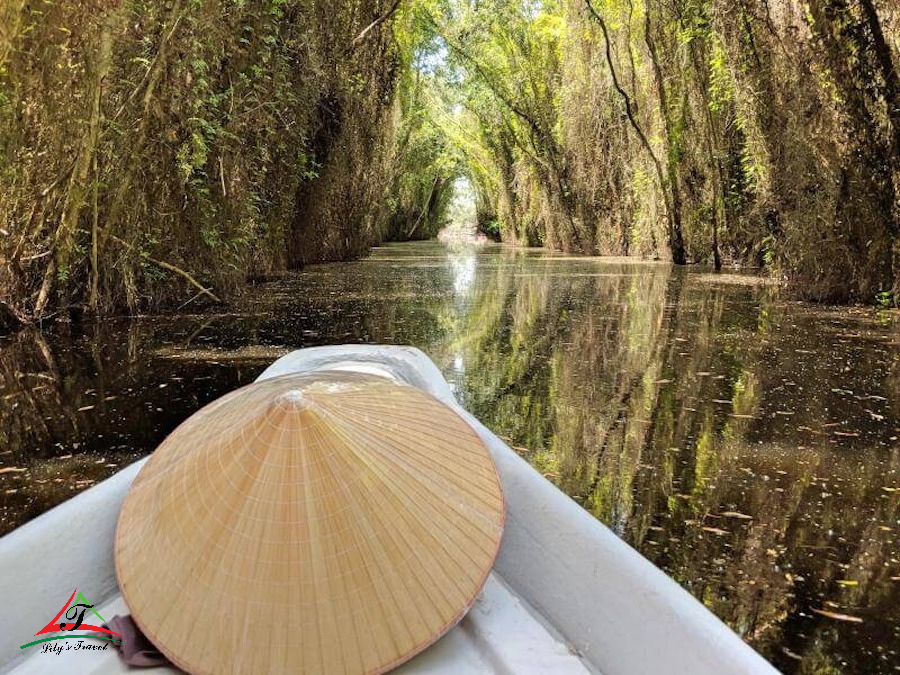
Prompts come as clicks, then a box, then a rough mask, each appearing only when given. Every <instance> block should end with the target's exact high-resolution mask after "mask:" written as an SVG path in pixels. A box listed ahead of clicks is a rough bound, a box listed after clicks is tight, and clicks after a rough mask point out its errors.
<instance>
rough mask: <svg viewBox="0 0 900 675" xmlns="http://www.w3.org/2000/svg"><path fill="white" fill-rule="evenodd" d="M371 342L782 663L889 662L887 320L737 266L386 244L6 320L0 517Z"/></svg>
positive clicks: (1, 523)
mask: <svg viewBox="0 0 900 675" xmlns="http://www.w3.org/2000/svg"><path fill="white" fill-rule="evenodd" d="M377 342H381V343H393V344H411V345H415V346H417V347H419V348H420V349H423V350H424V351H425V352H427V353H428V354H429V356H431V357H432V358H433V359H434V361H435V362H436V363H437V364H438V366H439V367H440V368H441V370H442V371H443V372H444V374H445V375H446V377H447V379H448V380H449V381H450V383H451V384H452V386H453V387H454V390H455V391H456V394H457V396H458V398H459V399H460V401H461V402H462V404H463V405H464V406H465V407H466V408H467V409H469V410H470V411H471V412H473V413H474V414H475V415H476V416H477V417H478V418H480V419H481V420H482V421H483V422H484V423H485V424H486V425H487V426H488V427H490V428H492V429H493V430H494V431H495V432H496V433H498V434H499V435H501V436H502V437H503V438H505V439H506V440H507V442H508V443H509V444H510V445H511V446H512V447H513V448H514V449H515V450H516V451H517V452H519V453H520V454H521V455H522V456H523V457H524V458H525V459H527V460H528V461H529V462H530V463H531V464H532V465H533V466H534V467H535V468H536V469H537V470H538V471H540V472H541V473H542V474H543V475H544V476H546V477H547V478H548V479H549V480H551V481H553V482H554V483H555V484H556V485H558V486H559V487H560V488H561V489H562V490H564V491H565V492H566V493H567V494H569V495H570V496H571V497H572V498H573V499H574V500H576V501H577V502H578V503H579V504H581V505H582V506H583V507H584V508H585V509H586V510H588V511H589V512H590V513H592V514H593V515H595V516H596V517H597V518H598V519H600V520H601V521H603V522H604V523H606V524H607V525H608V526H609V527H611V528H612V529H613V530H614V531H615V532H616V533H617V534H618V535H619V536H621V537H622V538H623V539H624V540H625V541H627V542H628V543H629V544H631V545H632V546H634V547H635V548H637V549H638V550H639V551H640V552H641V553H642V554H643V555H645V556H646V557H647V558H649V559H650V560H651V561H653V562H654V563H655V564H656V565H658V566H660V567H661V568H662V569H664V570H665V571H666V572H667V573H668V574H670V575H671V576H672V577H674V578H675V579H676V580H677V581H678V582H679V583H680V584H681V585H682V586H684V587H685V588H686V589H688V590H689V591H690V592H691V593H693V594H694V595H695V596H696V597H697V598H699V599H700V600H701V601H702V602H703V603H704V604H705V605H706V606H707V607H709V608H710V609H711V610H712V611H713V612H715V613H716V614H717V615H718V616H720V617H721V618H722V619H723V620H724V621H726V622H727V623H728V624H729V625H730V626H731V627H732V628H733V629H734V630H735V631H737V632H738V633H739V634H740V635H741V636H743V638H744V639H745V640H747V641H748V642H749V643H750V644H752V645H753V646H754V647H756V648H757V649H758V650H759V651H761V652H762V653H763V654H764V655H765V656H766V657H767V658H769V659H770V660H771V661H772V662H773V663H774V664H775V665H777V666H778V667H779V668H780V669H782V670H783V671H785V672H788V673H834V672H847V673H896V672H900V441H898V437H900V319H898V316H897V314H896V313H894V312H883V311H878V310H875V309H870V308H850V309H848V308H829V307H819V306H810V305H805V304H800V303H795V302H791V301H788V300H785V299H783V298H782V297H780V294H779V292H778V289H777V288H775V287H773V286H771V285H769V284H767V283H765V281H764V280H762V279H760V278H758V277H755V276H752V275H743V274H719V275H716V274H713V273H711V272H710V271H709V270H703V269H695V270H684V269H675V268H673V267H671V266H670V265H667V264H661V263H650V262H638V261H631V260H620V259H594V258H571V257H566V256H562V255H554V254H550V253H548V252H546V251H541V250H522V249H518V250H517V249H511V248H505V247H501V246H490V247H485V248H482V249H474V248H458V249H448V248H445V247H443V246H441V245H439V244H434V243H419V244H398V245H390V246H385V247H382V248H378V249H375V250H374V251H373V253H372V255H371V257H369V258H367V259H365V260H363V261H360V262H357V263H351V264H335V265H322V266H317V267H313V268H310V269H308V270H307V271H304V272H302V273H299V274H297V275H293V276H290V277H287V278H284V279H281V280H278V281H274V282H269V283H266V284H261V285H259V286H257V287H255V288H253V289H251V290H250V291H249V292H248V293H246V294H245V296H244V297H243V298H242V299H240V300H239V301H238V302H236V303H235V304H234V305H232V306H230V307H229V308H228V309H227V310H226V311H223V312H219V313H205V314H190V313H183V314H180V315H178V316H176V317H174V318H173V317H147V318H141V319H137V320H132V321H126V320H121V321H104V322H102V323H98V324H94V323H88V324H83V325H68V326H53V327H47V328H46V329H45V330H44V331H43V332H38V331H36V330H26V331H21V332H18V333H16V334H14V335H10V336H6V337H4V338H2V339H0V532H8V531H9V530H11V529H13V528H15V527H18V526H20V525H22V524H23V523H25V522H26V521H28V520H29V519H31V518H33V517H35V516H37V515H39V514H40V513H41V512H43V511H45V510H47V509H49V508H51V507H52V506H54V505H55V504H58V503H59V502H61V501H63V500H65V499H67V498H69V497H71V496H72V495H74V494H76V493H77V492H79V491H80V490H83V489H86V488H88V487H90V486H91V485H93V484H95V483H96V482H97V481H100V480H102V479H103V478H105V477H107V476H109V475H111V474H112V473H114V472H115V471H117V470H118V469H120V468H121V467H123V466H125V465H126V464H128V463H130V462H132V461H134V460H135V459H137V458H138V457H141V456H143V455H146V454H147V453H149V452H151V451H152V450H153V448H154V447H155V446H156V445H157V444H158V443H159V442H160V441H161V440H162V439H163V438H164V437H165V435H166V434H167V433H168V432H169V431H171V430H172V429H173V428H174V427H175V426H176V425H177V424H178V423H179V422H180V421H182V420H183V419H185V418H186V417H187V416H189V415H190V414H191V413H192V412H194V411H195V410H197V409H198V408H200V407H201V406H202V405H204V404H205V403H207V402H209V401H211V400H212V399H214V398H216V397H218V396H220V395H222V394H224V393H225V392H227V391H229V390H231V389H233V388H234V387H236V386H238V385H241V384H244V383H247V382H250V381H252V380H253V379H254V378H255V377H256V376H257V375H258V374H259V373H260V372H261V371H262V369H263V368H264V367H265V366H266V365H267V364H268V363H270V362H271V361H272V360H273V359H274V358H276V357H277V356H279V355H281V354H283V353H285V352H287V351H289V350H291V349H296V348H300V347H310V346H315V345H325V344H339V343H377ZM635 601H636V602H637V601H639V599H637V598H636V599H635Z"/></svg>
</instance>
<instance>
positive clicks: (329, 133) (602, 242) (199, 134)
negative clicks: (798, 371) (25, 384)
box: [0, 0, 900, 321]
mask: <svg viewBox="0 0 900 675" xmlns="http://www.w3.org/2000/svg"><path fill="white" fill-rule="evenodd" d="M898 40H900V10H898V9H896V8H895V7H894V6H893V4H892V3H890V2H889V0H810V1H809V2H801V0H768V1H764V2H760V1H759V0H546V1H540V0H479V1H477V2H471V1H469V0H359V2H354V3H339V4H338V5H335V4H334V3H330V2H324V1H323V0H167V2H161V3H159V2H149V1H148V0H91V1H89V2H74V1H72V0H56V1H54V0H34V1H31V0H28V1H26V0H11V2H7V3H4V4H3V6H2V8H0V321H3V320H11V319H17V320H19V321H30V320H34V319H40V318H45V317H47V316H50V315H55V314H63V315H64V314H66V313H67V312H71V311H75V312H81V311H85V310H86V311H89V312H92V313H102V312H108V311H120V310H127V311H132V312H133V311H143V310H146V309H148V308H153V307H157V306H161V305H164V304H173V303H177V304H182V303H184V302H190V301H193V300H204V301H206V300H217V299H218V298H219V297H220V296H224V294H227V293H229V292H231V291H234V290H235V289H237V288H239V287H240V285H241V284H242V283H244V282H245V281H246V280H247V279H250V278H254V277H261V276H267V275H270V274H272V273H276V272H279V271H281V270H284V269H291V268H297V267H300V266H302V265H304V264H307V263H310V262H319V261H326V260H347V259H351V258H354V257H358V256H360V255H362V254H364V253H365V252H366V251H367V250H368V247H369V246H371V245H372V244H374V243H377V242H379V241H382V240H384V239H419V238H427V237H432V236H434V235H435V234H436V233H437V231H438V229H439V228H440V227H441V226H442V225H443V224H444V222H445V220H446V218H447V214H448V208H449V205H450V204H451V201H452V198H453V193H454V186H455V185H458V184H459V181H460V179H467V181H468V182H469V183H470V184H471V185H472V186H473V187H474V192H475V195H476V212H477V220H478V224H479V226H480V227H481V229H482V230H484V231H486V232H489V233H491V234H495V233H498V232H499V233H500V234H502V236H503V238H504V239H505V240H507V241H509V242H512V243H520V244H527V245H545V246H548V247H551V248H555V249H559V250H563V251H567V252H574V253H587V254H613V255H639V256H649V257H659V258H666V259H670V260H672V261H673V262H675V263H689V262H709V263H712V264H715V265H716V266H719V265H720V264H721V263H722V261H723V260H724V261H726V262H732V261H733V262H737V263H750V264H757V265H762V266H765V267H766V268H767V269H769V270H770V271H771V272H772V273H775V274H778V275H780V276H782V277H783V278H785V279H786V280H787V281H788V282H789V285H790V286H791V287H792V288H793V289H794V291H795V292H796V293H797V294H799V295H800V296H802V297H806V298H809V299H815V300H825V301H863V302H873V301H878V302H882V303H892V302H896V300H897V292H898V290H900V244H898V241H900V77H898V72H900V67H898V62H900V45H898ZM195 294H196V296H195Z"/></svg>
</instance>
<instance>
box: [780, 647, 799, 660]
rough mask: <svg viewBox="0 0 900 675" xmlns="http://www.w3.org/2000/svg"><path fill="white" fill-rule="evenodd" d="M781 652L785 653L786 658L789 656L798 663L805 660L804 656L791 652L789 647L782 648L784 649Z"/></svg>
mask: <svg viewBox="0 0 900 675" xmlns="http://www.w3.org/2000/svg"><path fill="white" fill-rule="evenodd" d="M781 651H782V652H784V654H785V656H789V657H791V658H792V659H795V660H797V661H802V660H803V657H802V656H800V655H799V654H795V653H794V652H792V651H791V650H790V649H788V648H787V647H782V648H781Z"/></svg>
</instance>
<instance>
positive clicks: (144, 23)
mask: <svg viewBox="0 0 900 675" xmlns="http://www.w3.org/2000/svg"><path fill="white" fill-rule="evenodd" d="M392 10H396V3H394V5H393V7H391V6H389V5H388V3H385V2H381V0H362V1H361V2H356V3H353V4H352V6H351V5H347V6H345V7H344V8H342V9H340V10H339V11H335V8H334V6H333V3H330V2H322V1H320V0H228V1H221V2H220V1H215V0H169V1H168V2H148V1H145V0H121V1H118V0H115V1H112V0H103V1H101V0H93V1H92V2H80V1H79V2H71V1H61V2H52V1H50V0H39V1H36V2H24V1H23V0H14V1H13V2H12V3H4V7H3V10H2V13H0V195H2V201H0V221H2V227H3V231H2V233H0V234H2V237H0V254H2V261H3V265H2V271H0V274H2V277H0V287H2V294H0V297H2V298H3V299H4V305H5V309H6V312H7V313H9V314H13V315H16V316H18V317H19V318H21V319H24V320H28V319H30V318H38V317H43V316H46V315H48V314H49V313H53V312H60V311H65V310H67V309H70V308H86V309H88V310H90V311H95V312H102V311H106V310H110V309H129V310H132V311H135V310H141V309H146V308H147V307H152V306H154V305H158V304H161V303H168V302H174V301H177V302H179V303H180V302H182V301H184V300H185V299H186V298H189V297H190V296H191V295H193V293H194V292H197V291H199V294H200V295H201V296H203V295H205V296H206V297H208V298H212V297H213V296H214V295H215V294H217V293H218V294H222V293H223V292H228V291H229V290H232V289H234V288H236V287H237V286H238V285H239V284H240V283H242V282H244V280H245V279H246V278H248V277H251V276H259V275H266V274H269V273H271V272H273V271H277V270H281V269H284V268H291V267H298V266H300V265H303V264H305V263H308V262H314V261H321V260H342V259H348V258H351V257H355V256H358V255H361V254H363V253H364V252H365V251H367V249H368V246H369V245H370V244H371V243H373V242H374V241H377V240H378V239H379V238H380V237H381V236H382V230H381V228H382V227H383V222H382V221H383V219H384V213H383V199H382V196H383V193H384V189H385V185H386V183H387V181H388V180H389V175H390V172H391V166H390V164H389V161H390V158H391V153H392V148H393V138H394V124H393V119H394V117H396V116H397V111H396V97H395V92H396V88H397V80H398V78H399V77H400V74H401V73H402V72H403V70H404V62H403V59H404V55H403V54H402V53H401V52H400V49H399V47H398V44H397V42H396V41H395V40H394V39H393V38H392V33H391V31H390V30H389V29H387V27H388V26H389V21H390V20H391V19H392V18H393V17H392V16H391V13H392ZM173 281H175V282H176V283H173ZM191 284H193V287H192V286H191ZM210 287H213V288H214V289H215V291H214V292H213V291H203V290H200V289H201V288H204V289H208V288H210Z"/></svg>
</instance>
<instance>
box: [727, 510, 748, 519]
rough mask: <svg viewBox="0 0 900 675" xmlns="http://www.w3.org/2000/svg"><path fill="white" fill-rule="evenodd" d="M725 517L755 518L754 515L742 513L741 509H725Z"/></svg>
mask: <svg viewBox="0 0 900 675" xmlns="http://www.w3.org/2000/svg"><path fill="white" fill-rule="evenodd" d="M722 515H723V516H724V517H725V518H740V519H741V520H753V516H748V515H747V514H746V513H740V512H739V511H725V512H723V513H722Z"/></svg>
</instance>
